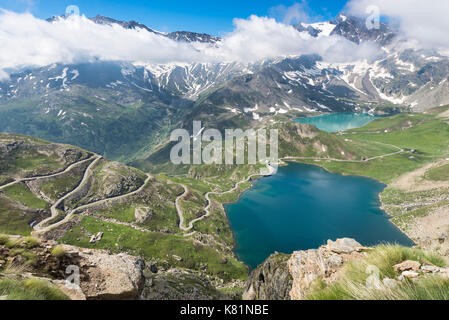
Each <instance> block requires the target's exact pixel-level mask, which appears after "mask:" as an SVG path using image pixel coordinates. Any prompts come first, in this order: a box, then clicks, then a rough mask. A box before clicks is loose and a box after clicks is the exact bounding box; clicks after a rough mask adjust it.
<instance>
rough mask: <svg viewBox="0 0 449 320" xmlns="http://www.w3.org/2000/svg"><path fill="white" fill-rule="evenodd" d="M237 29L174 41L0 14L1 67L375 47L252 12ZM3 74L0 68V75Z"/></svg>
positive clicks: (331, 56)
mask: <svg viewBox="0 0 449 320" xmlns="http://www.w3.org/2000/svg"><path fill="white" fill-rule="evenodd" d="M234 25H235V29H234V31H233V32H231V33H229V34H227V35H226V36H225V37H224V38H223V40H222V42H221V43H219V44H218V45H215V46H210V45H208V44H200V43H195V44H189V43H183V42H176V41H173V40H170V39H168V38H167V37H164V36H162V35H158V34H154V33H151V32H148V31H146V30H141V29H139V30H127V29H124V28H122V27H120V26H118V25H112V26H108V25H98V24H95V23H93V22H92V21H90V20H89V19H87V18H86V17H79V16H73V17H70V18H68V19H60V20H59V21H57V22H54V23H48V22H46V21H44V20H41V19H37V18H35V17H34V16H33V15H31V14H29V13H23V14H18V13H13V12H8V11H2V12H1V13H0V46H1V50H0V69H3V70H5V69H13V68H19V67H24V66H46V65H50V64H53V63H66V64H67V63H77V62H84V61H91V60H98V59H99V60H104V61H130V62H139V63H143V64H150V63H154V64H164V63H191V62H230V61H240V62H255V61H258V60H262V59H270V58H275V57H279V56H292V55H302V54H312V53H315V54H319V55H321V56H323V58H324V59H325V60H330V61H335V62H342V61H348V60H351V59H361V58H369V57H371V56H372V55H373V54H375V53H376V48H375V47H374V46H372V45H370V44H369V43H366V44H363V45H362V46H357V45H356V44H354V43H352V42H350V41H348V40H346V39H344V38H342V37H339V36H331V37H322V38H319V39H315V38H312V37H304V36H303V35H301V34H300V33H299V32H297V30H296V29H294V28H293V27H292V26H291V25H288V24H285V23H280V22H277V21H276V20H275V19H272V18H266V17H257V16H251V17H250V18H248V19H235V20H234ZM2 74H3V77H5V75H4V72H1V73H0V77H2Z"/></svg>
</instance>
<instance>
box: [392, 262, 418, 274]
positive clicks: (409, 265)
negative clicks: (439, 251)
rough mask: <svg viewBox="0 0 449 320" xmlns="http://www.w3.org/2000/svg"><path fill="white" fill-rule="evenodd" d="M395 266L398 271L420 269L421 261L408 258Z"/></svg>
mask: <svg viewBox="0 0 449 320" xmlns="http://www.w3.org/2000/svg"><path fill="white" fill-rule="evenodd" d="M393 268H394V270H395V271H396V272H403V271H419V269H420V268H421V263H419V262H418V261H412V260H407V261H404V262H402V263H399V264H397V265H395V266H394V267H393Z"/></svg>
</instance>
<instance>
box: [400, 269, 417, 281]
mask: <svg viewBox="0 0 449 320" xmlns="http://www.w3.org/2000/svg"><path fill="white" fill-rule="evenodd" d="M402 276H403V277H404V278H407V279H414V278H418V277H419V273H418V272H415V271H404V272H402Z"/></svg>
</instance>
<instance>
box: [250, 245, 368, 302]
mask: <svg viewBox="0 0 449 320" xmlns="http://www.w3.org/2000/svg"><path fill="white" fill-rule="evenodd" d="M363 249H364V248H363V246H362V245H361V244H360V243H358V242H357V241H355V240H353V239H348V238H345V239H338V240H336V241H331V240H329V241H328V243H327V245H325V246H322V247H320V248H318V249H313V250H304V251H297V252H294V253H293V254H292V255H282V254H275V255H272V256H271V257H270V258H268V259H267V260H266V261H265V262H264V263H263V264H262V265H261V266H259V267H258V268H257V269H256V270H254V271H253V272H252V273H251V275H250V278H249V280H248V283H247V286H246V289H245V292H244V294H243V298H244V299H246V300H303V299H305V297H306V296H307V293H308V292H309V291H310V289H311V288H312V287H313V285H314V284H315V282H316V281H318V280H320V281H324V282H325V283H327V284H330V283H332V282H334V281H335V280H337V279H338V276H339V271H340V270H341V268H342V267H343V266H344V265H345V264H346V263H348V262H350V261H354V260H356V259H361V258H362V257H363V256H364V253H363V252H362V251H363Z"/></svg>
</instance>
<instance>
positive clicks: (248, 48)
mask: <svg viewBox="0 0 449 320" xmlns="http://www.w3.org/2000/svg"><path fill="white" fill-rule="evenodd" d="M234 24H235V30H234V32H232V33H230V34H228V35H227V36H226V37H225V38H224V40H223V43H222V45H221V46H220V48H219V49H213V50H212V51H214V53H213V54H215V55H221V56H222V57H223V58H224V59H232V60H240V61H246V62H251V61H257V60H261V59H267V58H273V57H280V56H295V55H300V54H319V55H320V56H322V57H323V59H324V60H326V61H329V62H346V61H352V60H359V59H371V58H373V57H374V56H375V55H376V54H377V53H378V51H377V47H376V46H375V45H374V44H372V43H369V42H367V43H365V44H363V45H361V46H358V45H356V44H355V43H353V42H350V41H349V40H347V39H345V38H343V37H340V36H331V37H320V38H313V37H304V36H303V35H301V34H300V33H299V32H298V31H297V30H296V29H295V28H294V27H292V26H291V25H287V24H284V23H279V22H276V21H275V20H274V19H270V18H266V17H257V16H251V17H250V18H249V19H236V20H235V21H234Z"/></svg>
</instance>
